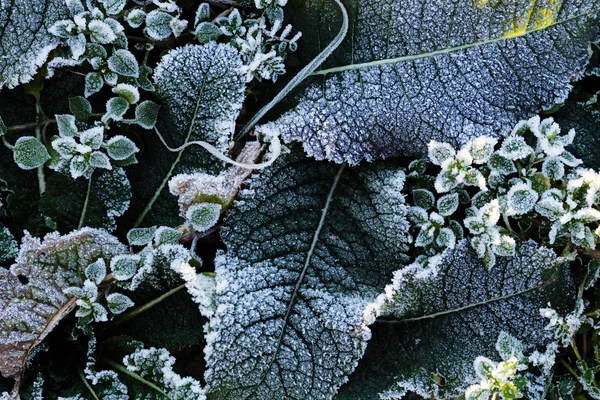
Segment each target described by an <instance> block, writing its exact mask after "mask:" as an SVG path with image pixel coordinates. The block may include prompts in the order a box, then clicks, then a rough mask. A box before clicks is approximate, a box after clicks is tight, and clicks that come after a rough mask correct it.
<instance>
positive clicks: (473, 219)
mask: <svg viewBox="0 0 600 400" xmlns="http://www.w3.org/2000/svg"><path fill="white" fill-rule="evenodd" d="M467 213H468V214H470V215H469V216H468V217H467V218H465V220H464V225H465V227H466V228H467V229H468V230H469V233H470V234H471V235H473V236H472V238H471V245H472V246H473V249H474V250H475V252H476V253H477V255H478V256H479V258H481V259H482V260H483V262H484V263H485V264H486V265H487V266H488V268H491V267H493V266H494V265H495V264H496V256H497V255H498V256H505V257H510V256H513V255H514V254H515V246H516V242H515V239H513V238H512V237H511V236H509V235H506V234H503V233H502V232H503V229H501V227H499V226H498V225H497V224H498V221H499V220H500V204H499V202H498V200H497V199H494V200H492V201H490V202H489V203H487V204H485V205H484V206H483V207H481V208H480V209H474V208H471V209H469V210H467Z"/></svg>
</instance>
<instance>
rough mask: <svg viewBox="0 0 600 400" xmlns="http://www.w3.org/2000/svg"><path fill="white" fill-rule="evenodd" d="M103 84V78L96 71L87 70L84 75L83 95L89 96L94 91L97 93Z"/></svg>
mask: <svg viewBox="0 0 600 400" xmlns="http://www.w3.org/2000/svg"><path fill="white" fill-rule="evenodd" d="M103 86H104V79H103V78H102V75H101V74H99V73H98V72H88V74H87V75H86V76H85V89H84V96H85V97H90V96H91V95H93V94H94V93H98V92H99V91H100V90H101V89H102V87H103Z"/></svg>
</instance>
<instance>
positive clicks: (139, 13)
mask: <svg viewBox="0 0 600 400" xmlns="http://www.w3.org/2000/svg"><path fill="white" fill-rule="evenodd" d="M125 21H127V23H128V24H129V26H131V27H132V28H139V27H140V26H142V24H143V23H144V22H145V21H146V13H145V12H144V10H140V9H139V8H134V9H132V10H130V11H129V12H128V13H127V15H126V16H125Z"/></svg>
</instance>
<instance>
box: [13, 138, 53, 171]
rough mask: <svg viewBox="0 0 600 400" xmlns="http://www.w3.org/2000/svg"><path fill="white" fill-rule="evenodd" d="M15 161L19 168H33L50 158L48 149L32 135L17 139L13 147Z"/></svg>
mask: <svg viewBox="0 0 600 400" xmlns="http://www.w3.org/2000/svg"><path fill="white" fill-rule="evenodd" d="M13 156H14V160H15V163H17V165H18V166H19V168H21V169H25V170H28V169H35V168H37V167H39V166H41V165H44V163H45V162H46V161H48V160H49V159H50V154H48V150H46V147H44V145H43V144H42V143H40V141H39V140H37V139H36V138H34V137H33V136H22V137H20V138H19V139H17V141H16V143H15V147H14V148H13Z"/></svg>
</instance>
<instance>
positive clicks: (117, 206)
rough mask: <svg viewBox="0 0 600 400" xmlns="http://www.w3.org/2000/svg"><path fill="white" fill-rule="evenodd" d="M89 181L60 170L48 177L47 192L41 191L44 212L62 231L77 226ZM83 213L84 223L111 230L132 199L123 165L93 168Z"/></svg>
mask: <svg viewBox="0 0 600 400" xmlns="http://www.w3.org/2000/svg"><path fill="white" fill-rule="evenodd" d="M87 184H88V182H87V181H85V180H82V179H79V180H73V179H71V178H70V177H68V176H66V175H63V174H53V175H51V176H49V177H48V178H47V188H46V192H45V193H44V194H43V195H42V201H41V210H42V213H43V214H44V216H46V217H49V218H51V219H52V220H54V221H56V223H57V225H58V228H59V229H60V230H62V231H67V232H68V231H70V230H72V229H75V228H77V226H78V224H79V218H80V214H81V210H82V209H83V207H84V204H85V198H86V193H87ZM91 185H92V186H91V188H90V196H89V199H88V205H87V211H86V215H85V221H84V223H85V225H86V226H90V227H95V228H104V229H107V230H109V231H112V230H114V229H115V228H116V223H115V220H116V218H118V217H120V216H121V215H123V214H124V213H125V211H127V209H128V208H129V204H130V199H131V184H130V182H129V179H127V175H125V171H123V169H122V168H113V169H112V170H97V171H96V172H94V176H93V178H92V183H91Z"/></svg>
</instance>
